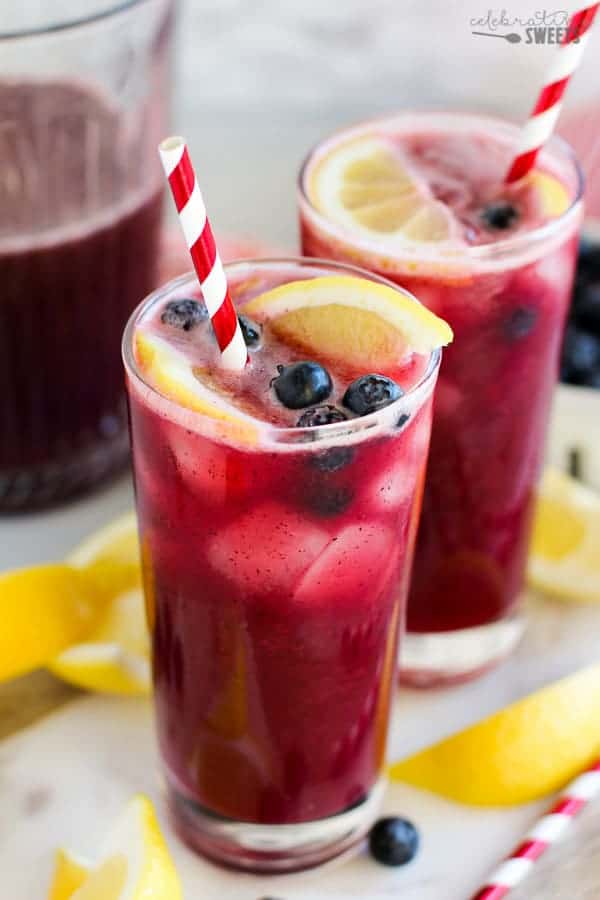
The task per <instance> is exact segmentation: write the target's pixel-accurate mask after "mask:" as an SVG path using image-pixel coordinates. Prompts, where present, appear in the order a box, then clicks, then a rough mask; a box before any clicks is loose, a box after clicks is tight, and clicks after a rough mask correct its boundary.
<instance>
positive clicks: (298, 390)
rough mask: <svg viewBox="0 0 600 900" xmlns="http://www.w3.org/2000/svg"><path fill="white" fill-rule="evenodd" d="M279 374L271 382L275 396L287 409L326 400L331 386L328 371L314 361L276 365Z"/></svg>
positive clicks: (299, 407)
mask: <svg viewBox="0 0 600 900" xmlns="http://www.w3.org/2000/svg"><path fill="white" fill-rule="evenodd" d="M277 371H278V372H279V375H278V376H277V377H276V378H274V379H273V381H272V382H271V384H272V386H273V389H274V390H275V393H276V394H277V397H278V398H279V400H280V401H281V403H283V405H284V406H287V408H288V409H302V408H303V407H305V406H312V405H313V403H321V402H322V401H323V400H327V398H328V397H329V395H330V394H331V391H332V388H333V382H332V381H331V376H330V375H329V372H328V371H327V370H326V369H324V368H323V366H321V365H319V363H316V362H297V363H292V365H289V366H282V365H279V366H277Z"/></svg>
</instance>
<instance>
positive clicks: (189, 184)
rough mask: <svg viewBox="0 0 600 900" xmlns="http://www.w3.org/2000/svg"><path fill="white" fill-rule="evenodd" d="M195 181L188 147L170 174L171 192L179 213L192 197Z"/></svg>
mask: <svg viewBox="0 0 600 900" xmlns="http://www.w3.org/2000/svg"><path fill="white" fill-rule="evenodd" d="M195 181H196V176H195V174H194V169H193V167H192V161H191V159H190V156H189V153H188V151H187V147H186V148H185V150H184V151H183V153H182V154H181V159H180V161H179V165H178V166H177V167H176V168H175V169H173V171H172V172H171V174H170V175H169V185H170V188H171V193H172V194H173V200H174V201H175V208H176V210H177V212H178V213H180V212H181V210H182V209H183V207H184V206H185V204H186V203H187V202H188V200H189V199H190V194H191V193H192V191H193V190H194V184H195Z"/></svg>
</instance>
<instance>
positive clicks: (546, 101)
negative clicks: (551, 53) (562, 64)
mask: <svg viewBox="0 0 600 900" xmlns="http://www.w3.org/2000/svg"><path fill="white" fill-rule="evenodd" d="M568 83H569V79H568V78H561V79H560V81H553V82H552V84H547V85H546V86H545V87H543V88H542V90H541V91H540V96H539V97H538V101H537V103H536V104H535V106H534V107H533V112H532V114H531V115H532V116H537V115H538V113H542V112H546V110H547V109H550V107H551V106H554V104H555V103H558V101H559V100H562V96H563V94H564V92H565V89H566V87H567V85H568Z"/></svg>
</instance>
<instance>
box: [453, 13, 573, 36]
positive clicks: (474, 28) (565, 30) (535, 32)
mask: <svg viewBox="0 0 600 900" xmlns="http://www.w3.org/2000/svg"><path fill="white" fill-rule="evenodd" d="M569 19H570V14H569V12H568V11H567V10H566V9H557V10H553V11H549V10H546V9H540V10H537V11H536V12H535V13H533V15H531V16H527V17H525V16H513V15H510V14H509V13H508V12H507V10H506V9H501V10H493V9H489V10H488V11H487V13H486V14H485V15H484V16H476V17H474V18H472V19H470V21H469V25H470V27H471V34H475V35H478V36H480V37H495V38H500V39H501V40H504V41H507V42H508V43H509V44H521V43H523V44H562V43H563V42H564V41H565V39H566V37H567V35H568V34H569ZM575 40H577V38H575Z"/></svg>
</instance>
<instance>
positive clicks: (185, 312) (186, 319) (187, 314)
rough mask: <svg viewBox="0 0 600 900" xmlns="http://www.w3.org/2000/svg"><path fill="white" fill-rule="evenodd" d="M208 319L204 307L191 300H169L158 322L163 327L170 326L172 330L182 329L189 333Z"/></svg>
mask: <svg viewBox="0 0 600 900" xmlns="http://www.w3.org/2000/svg"><path fill="white" fill-rule="evenodd" d="M207 318H208V311H207V309H206V307H205V306H203V305H202V304H201V303H198V301H197V300H192V298H191V297H190V298H187V297H186V298H185V299H183V300H169V302H168V303H167V305H166V306H165V308H164V309H163V311H162V314H161V317H160V321H161V322H162V323H163V324H164V325H172V326H173V328H182V329H183V331H191V330H192V328H195V327H196V325H199V324H200V322H204V320H205V319H207Z"/></svg>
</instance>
